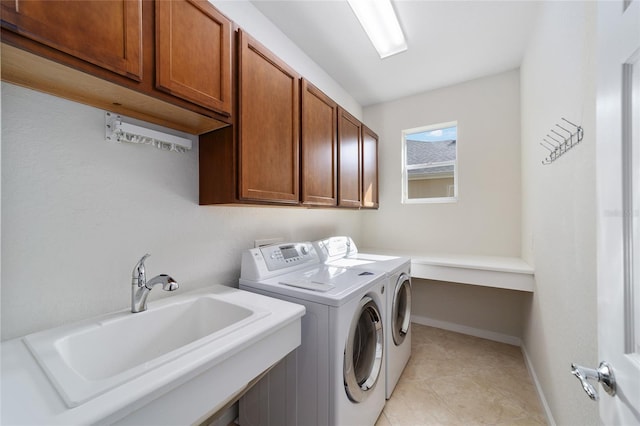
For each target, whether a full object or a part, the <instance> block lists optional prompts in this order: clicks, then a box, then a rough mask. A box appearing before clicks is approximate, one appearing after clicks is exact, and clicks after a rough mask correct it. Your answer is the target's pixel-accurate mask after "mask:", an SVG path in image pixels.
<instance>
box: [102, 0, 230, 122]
mask: <svg viewBox="0 0 640 426" xmlns="http://www.w3.org/2000/svg"><path fill="white" fill-rule="evenodd" d="M98 3H101V2H98ZM156 87H157V88H158V89H160V90H163V91H166V92H168V93H171V94H172V95H174V96H178V97H180V98H182V99H185V100H188V101H191V102H194V103H196V104H198V105H202V106H204V107H207V108H211V109H213V110H216V111H218V112H221V113H223V114H226V115H230V114H231V21H229V19H227V18H226V17H225V16H224V15H222V14H221V13H220V12H218V11H217V10H216V9H215V8H214V7H213V6H212V5H211V4H210V3H209V2H208V1H206V0H172V1H157V2H156Z"/></svg>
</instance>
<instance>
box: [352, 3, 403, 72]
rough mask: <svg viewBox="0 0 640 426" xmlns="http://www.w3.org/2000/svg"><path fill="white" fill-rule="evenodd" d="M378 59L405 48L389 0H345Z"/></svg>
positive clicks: (398, 24) (400, 30)
mask: <svg viewBox="0 0 640 426" xmlns="http://www.w3.org/2000/svg"><path fill="white" fill-rule="evenodd" d="M347 2H348V3H349V6H351V9H352V10H353V13H355V14H356V17H357V18H358V20H359V21H360V25H362V28H364V31H365V32H366V33H367V35H368V36H369V39H370V40H371V43H373V46H374V47H375V48H376V50H377V51H378V54H379V55H380V59H384V58H386V57H388V56H391V55H395V54H396V53H400V52H404V51H405V50H407V42H406V41H405V38H404V34H403V33H402V29H401V28H400V23H399V22H398V17H397V16H396V13H395V12H394V10H393V6H392V5H391V0H347Z"/></svg>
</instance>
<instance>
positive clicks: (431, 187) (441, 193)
mask: <svg viewBox="0 0 640 426" xmlns="http://www.w3.org/2000/svg"><path fill="white" fill-rule="evenodd" d="M457 142H458V123H457V122H455V121H454V122H449V123H441V124H435V125H432V126H425V127H420V128H416V129H409V130H404V131H403V132H402V148H403V149H402V151H403V153H402V161H403V166H402V202H403V203H434V202H436V203H437V202H440V203H442V202H454V201H456V200H457V196H458V182H457V181H458V179H457V173H458V166H457V158H458V154H457V152H458V149H457V145H458V144H457Z"/></svg>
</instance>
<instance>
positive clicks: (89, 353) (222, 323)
mask: <svg viewBox="0 0 640 426" xmlns="http://www.w3.org/2000/svg"><path fill="white" fill-rule="evenodd" d="M267 315H269V312H268V311H266V310H260V309H259V308H256V307H251V306H249V307H248V306H242V305H241V304H239V303H230V302H228V301H224V300H220V299H218V298H216V297H215V295H213V294H198V295H192V296H189V295H186V296H174V297H172V298H167V299H163V300H161V301H159V302H156V304H150V305H149V309H148V310H147V311H145V312H141V313H136V314H132V313H131V312H129V311H122V312H116V313H113V314H109V315H106V316H103V317H99V318H95V319H91V320H86V321H82V322H79V323H75V324H71V325H68V326H63V327H59V328H55V329H52V330H47V331H43V332H40V333H35V334H31V335H29V336H26V337H25V338H24V341H25V343H26V344H27V346H28V348H29V350H30V351H31V352H32V354H33V355H34V356H35V358H36V360H37V361H38V363H39V364H40V366H41V367H42V368H43V370H44V371H45V373H46V374H47V376H48V378H49V380H50V381H51V382H52V383H53V385H54V386H55V388H56V389H57V390H58V392H59V393H60V395H61V396H62V398H63V399H64V401H65V403H66V404H67V406H68V407H70V408H71V407H75V406H77V405H79V404H82V403H84V402H86V401H87V400H89V399H92V398H94V397H96V396H98V395H100V394H102V393H104V392H107V391H108V390H110V389H112V388H114V387H116V386H119V385H121V384H123V383H125V382H127V381H130V380H132V379H134V378H136V377H138V376H140V375H142V374H145V373H147V372H149V371H150V370H153V369H155V368H157V367H159V366H160V365H163V364H165V363H167V362H169V361H172V360H175V359H176V358H178V357H180V356H182V355H184V354H186V353H189V352H191V351H193V350H194V349H196V348H199V347H201V346H202V345H205V344H208V343H211V342H213V341H215V340H217V339H221V338H222V337H224V336H227V335H228V334H229V333H232V332H233V331H236V330H238V329H241V328H243V327H245V326H247V325H248V324H251V323H253V322H255V321H257V320H258V319H260V318H263V317H265V316H267Z"/></svg>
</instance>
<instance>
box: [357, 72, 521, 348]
mask: <svg viewBox="0 0 640 426" xmlns="http://www.w3.org/2000/svg"><path fill="white" fill-rule="evenodd" d="M364 118H365V121H366V122H367V123H368V125H369V126H371V127H372V128H373V130H375V131H376V132H378V135H379V136H380V144H379V163H380V166H379V171H380V209H379V210H378V211H376V212H367V213H366V214H365V216H364V222H363V225H364V227H363V233H362V241H360V242H358V244H359V246H361V247H373V248H384V249H391V251H393V249H394V248H395V249H402V250H412V251H414V252H416V253H429V252H434V253H439V254H443V253H455V254H471V255H495V256H515V257H519V256H520V205H521V199H520V191H521V189H520V83H519V70H513V71H509V72H505V73H501V74H497V75H493V76H489V77H485V78H480V79H477V80H473V81H469V82H465V83H462V84H458V85H455V86H450V87H444V88H442V89H438V90H433V91H429V92H425V93H422V94H418V95H415V96H410V97H407V98H403V99H399V100H396V101H393V102H387V103H384V104H378V105H374V106H371V107H367V108H365V110H364ZM448 121H458V201H457V202H456V203H445V204H439V203H433V204H402V203H401V198H402V180H401V179H402V168H401V167H402V158H401V152H402V130H405V129H411V128H416V127H422V126H426V125H430V124H437V123H442V122H448ZM413 287H414V292H415V294H416V297H415V298H414V301H413V304H412V305H413V315H414V316H415V317H416V320H417V321H419V322H422V323H425V324H433V325H436V326H441V327H445V328H449V329H453V330H458V331H465V332H471V333H474V334H476V335H481V336H484V337H491V338H499V339H500V340H503V341H510V342H517V341H519V339H520V338H521V337H522V329H523V316H522V307H523V306H524V305H525V303H526V300H528V299H529V298H530V294H528V293H523V292H511V291H508V290H502V289H491V288H482V287H474V286H469V285H460V284H453V283H443V282H437V281H430V280H415V282H414V286H413ZM487 303H489V304H488V305H487Z"/></svg>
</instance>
